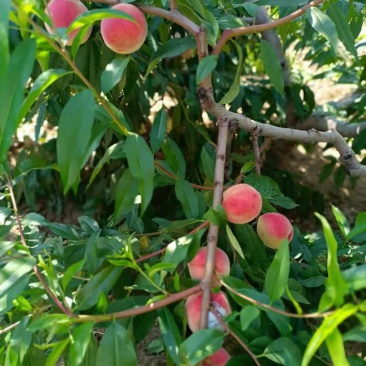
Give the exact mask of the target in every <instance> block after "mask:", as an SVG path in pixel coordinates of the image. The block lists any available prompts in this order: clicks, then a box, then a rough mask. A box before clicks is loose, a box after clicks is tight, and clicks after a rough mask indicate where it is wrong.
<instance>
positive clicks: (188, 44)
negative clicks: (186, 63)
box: [146, 37, 197, 75]
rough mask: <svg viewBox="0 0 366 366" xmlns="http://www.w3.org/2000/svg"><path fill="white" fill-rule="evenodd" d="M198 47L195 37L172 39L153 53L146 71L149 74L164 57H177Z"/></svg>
mask: <svg viewBox="0 0 366 366" xmlns="http://www.w3.org/2000/svg"><path fill="white" fill-rule="evenodd" d="M196 47H197V45H196V41H195V40H194V38H193V37H185V38H173V39H170V40H169V41H168V42H166V43H164V44H163V45H162V46H160V47H159V48H158V49H157V50H156V51H155V52H154V53H153V55H152V56H151V59H150V62H149V66H148V68H147V71H146V75H148V74H149V73H150V72H151V71H152V69H153V68H154V67H155V66H156V65H157V64H158V63H159V61H160V60H162V59H163V58H167V57H176V56H179V55H181V54H182V53H184V52H186V51H188V50H189V49H195V48H196Z"/></svg>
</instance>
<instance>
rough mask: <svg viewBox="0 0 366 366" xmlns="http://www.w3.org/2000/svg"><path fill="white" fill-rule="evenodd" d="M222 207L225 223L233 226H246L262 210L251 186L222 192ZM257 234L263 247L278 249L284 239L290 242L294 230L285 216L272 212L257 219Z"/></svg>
mask: <svg viewBox="0 0 366 366" xmlns="http://www.w3.org/2000/svg"><path fill="white" fill-rule="evenodd" d="M222 205H223V207H224V209H225V212H226V217H227V221H229V222H231V223H233V224H246V223H248V222H250V221H252V220H254V219H255V218H256V217H258V216H259V214H260V212H261V210H262V197H261V195H260V193H259V192H258V191H257V190H256V189H255V188H253V187H252V186H250V185H248V184H244V183H243V184H237V185H235V186H232V187H230V188H228V189H227V190H226V191H225V192H224V197H223V202H222ZM257 234H258V236H259V237H260V238H261V240H262V242H263V244H264V245H266V246H267V247H270V248H272V249H278V248H279V247H280V246H281V244H282V243H283V241H284V240H285V239H287V241H288V242H289V243H290V242H291V240H292V238H293V236H294V229H293V227H292V225H291V222H290V221H289V220H288V219H287V217H286V216H284V215H282V214H280V213H277V212H272V213H265V214H263V215H261V216H259V217H258V221H257Z"/></svg>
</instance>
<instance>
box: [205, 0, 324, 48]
mask: <svg viewBox="0 0 366 366" xmlns="http://www.w3.org/2000/svg"><path fill="white" fill-rule="evenodd" d="M324 1H325V0H314V1H312V2H310V3H309V4H307V5H305V6H304V7H302V8H301V9H298V10H296V11H294V12H293V13H291V14H289V15H287V16H285V17H283V18H281V19H278V20H276V21H273V22H272V23H266V24H254V25H250V26H248V27H238V28H233V29H226V30H224V31H223V32H222V35H221V37H220V39H219V40H218V42H217V44H216V46H215V47H214V49H213V51H212V54H213V55H218V54H220V53H221V51H222V49H223V47H224V46H225V44H226V43H227V42H228V41H229V40H230V39H232V38H234V37H238V36H242V35H244V34H253V33H260V32H263V31H266V30H269V29H274V28H277V27H278V26H280V25H282V24H285V23H289V22H291V21H293V20H294V19H296V18H298V17H300V16H302V15H304V14H305V12H306V10H307V9H309V8H311V7H314V6H318V5H319V4H321V3H322V2H324Z"/></svg>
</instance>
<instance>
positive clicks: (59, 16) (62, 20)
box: [45, 0, 92, 46]
mask: <svg viewBox="0 0 366 366" xmlns="http://www.w3.org/2000/svg"><path fill="white" fill-rule="evenodd" d="M86 11H88V8H87V7H86V6H85V5H84V4H83V3H82V2H81V1H80V0H51V1H50V2H49V3H48V5H47V7H46V14H47V15H48V16H49V18H50V19H51V23H52V27H50V26H49V25H48V24H47V23H46V24H45V27H46V29H47V31H48V32H49V33H50V34H53V33H55V30H56V29H57V28H67V27H68V26H69V25H70V24H71V23H72V22H73V20H74V19H75V18H76V17H77V16H79V15H80V14H83V13H85V12H86ZM91 31H92V28H90V29H89V30H88V32H87V33H86V34H85V36H84V38H83V39H82V41H81V43H84V42H86V41H87V40H88V38H89V37H90V34H91ZM78 32H79V29H75V30H74V31H72V32H71V33H70V34H69V36H68V40H67V43H66V44H67V45H68V46H70V45H71V44H72V42H73V40H74V38H75V37H76V35H77V33H78Z"/></svg>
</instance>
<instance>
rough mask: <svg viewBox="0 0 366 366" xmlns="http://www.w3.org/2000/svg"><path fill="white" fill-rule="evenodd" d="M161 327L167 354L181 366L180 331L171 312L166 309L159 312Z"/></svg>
mask: <svg viewBox="0 0 366 366" xmlns="http://www.w3.org/2000/svg"><path fill="white" fill-rule="evenodd" d="M158 319H159V327H160V332H161V337H162V339H163V342H164V346H165V349H166V352H167V353H168V354H169V356H170V358H171V359H172V360H173V361H174V363H175V364H176V365H179V355H178V348H179V346H180V344H181V343H182V336H181V334H180V330H179V328H178V326H177V323H176V322H175V319H174V317H173V315H172V313H171V312H170V310H169V309H168V308H167V307H165V308H162V309H160V310H159V318H158Z"/></svg>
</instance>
